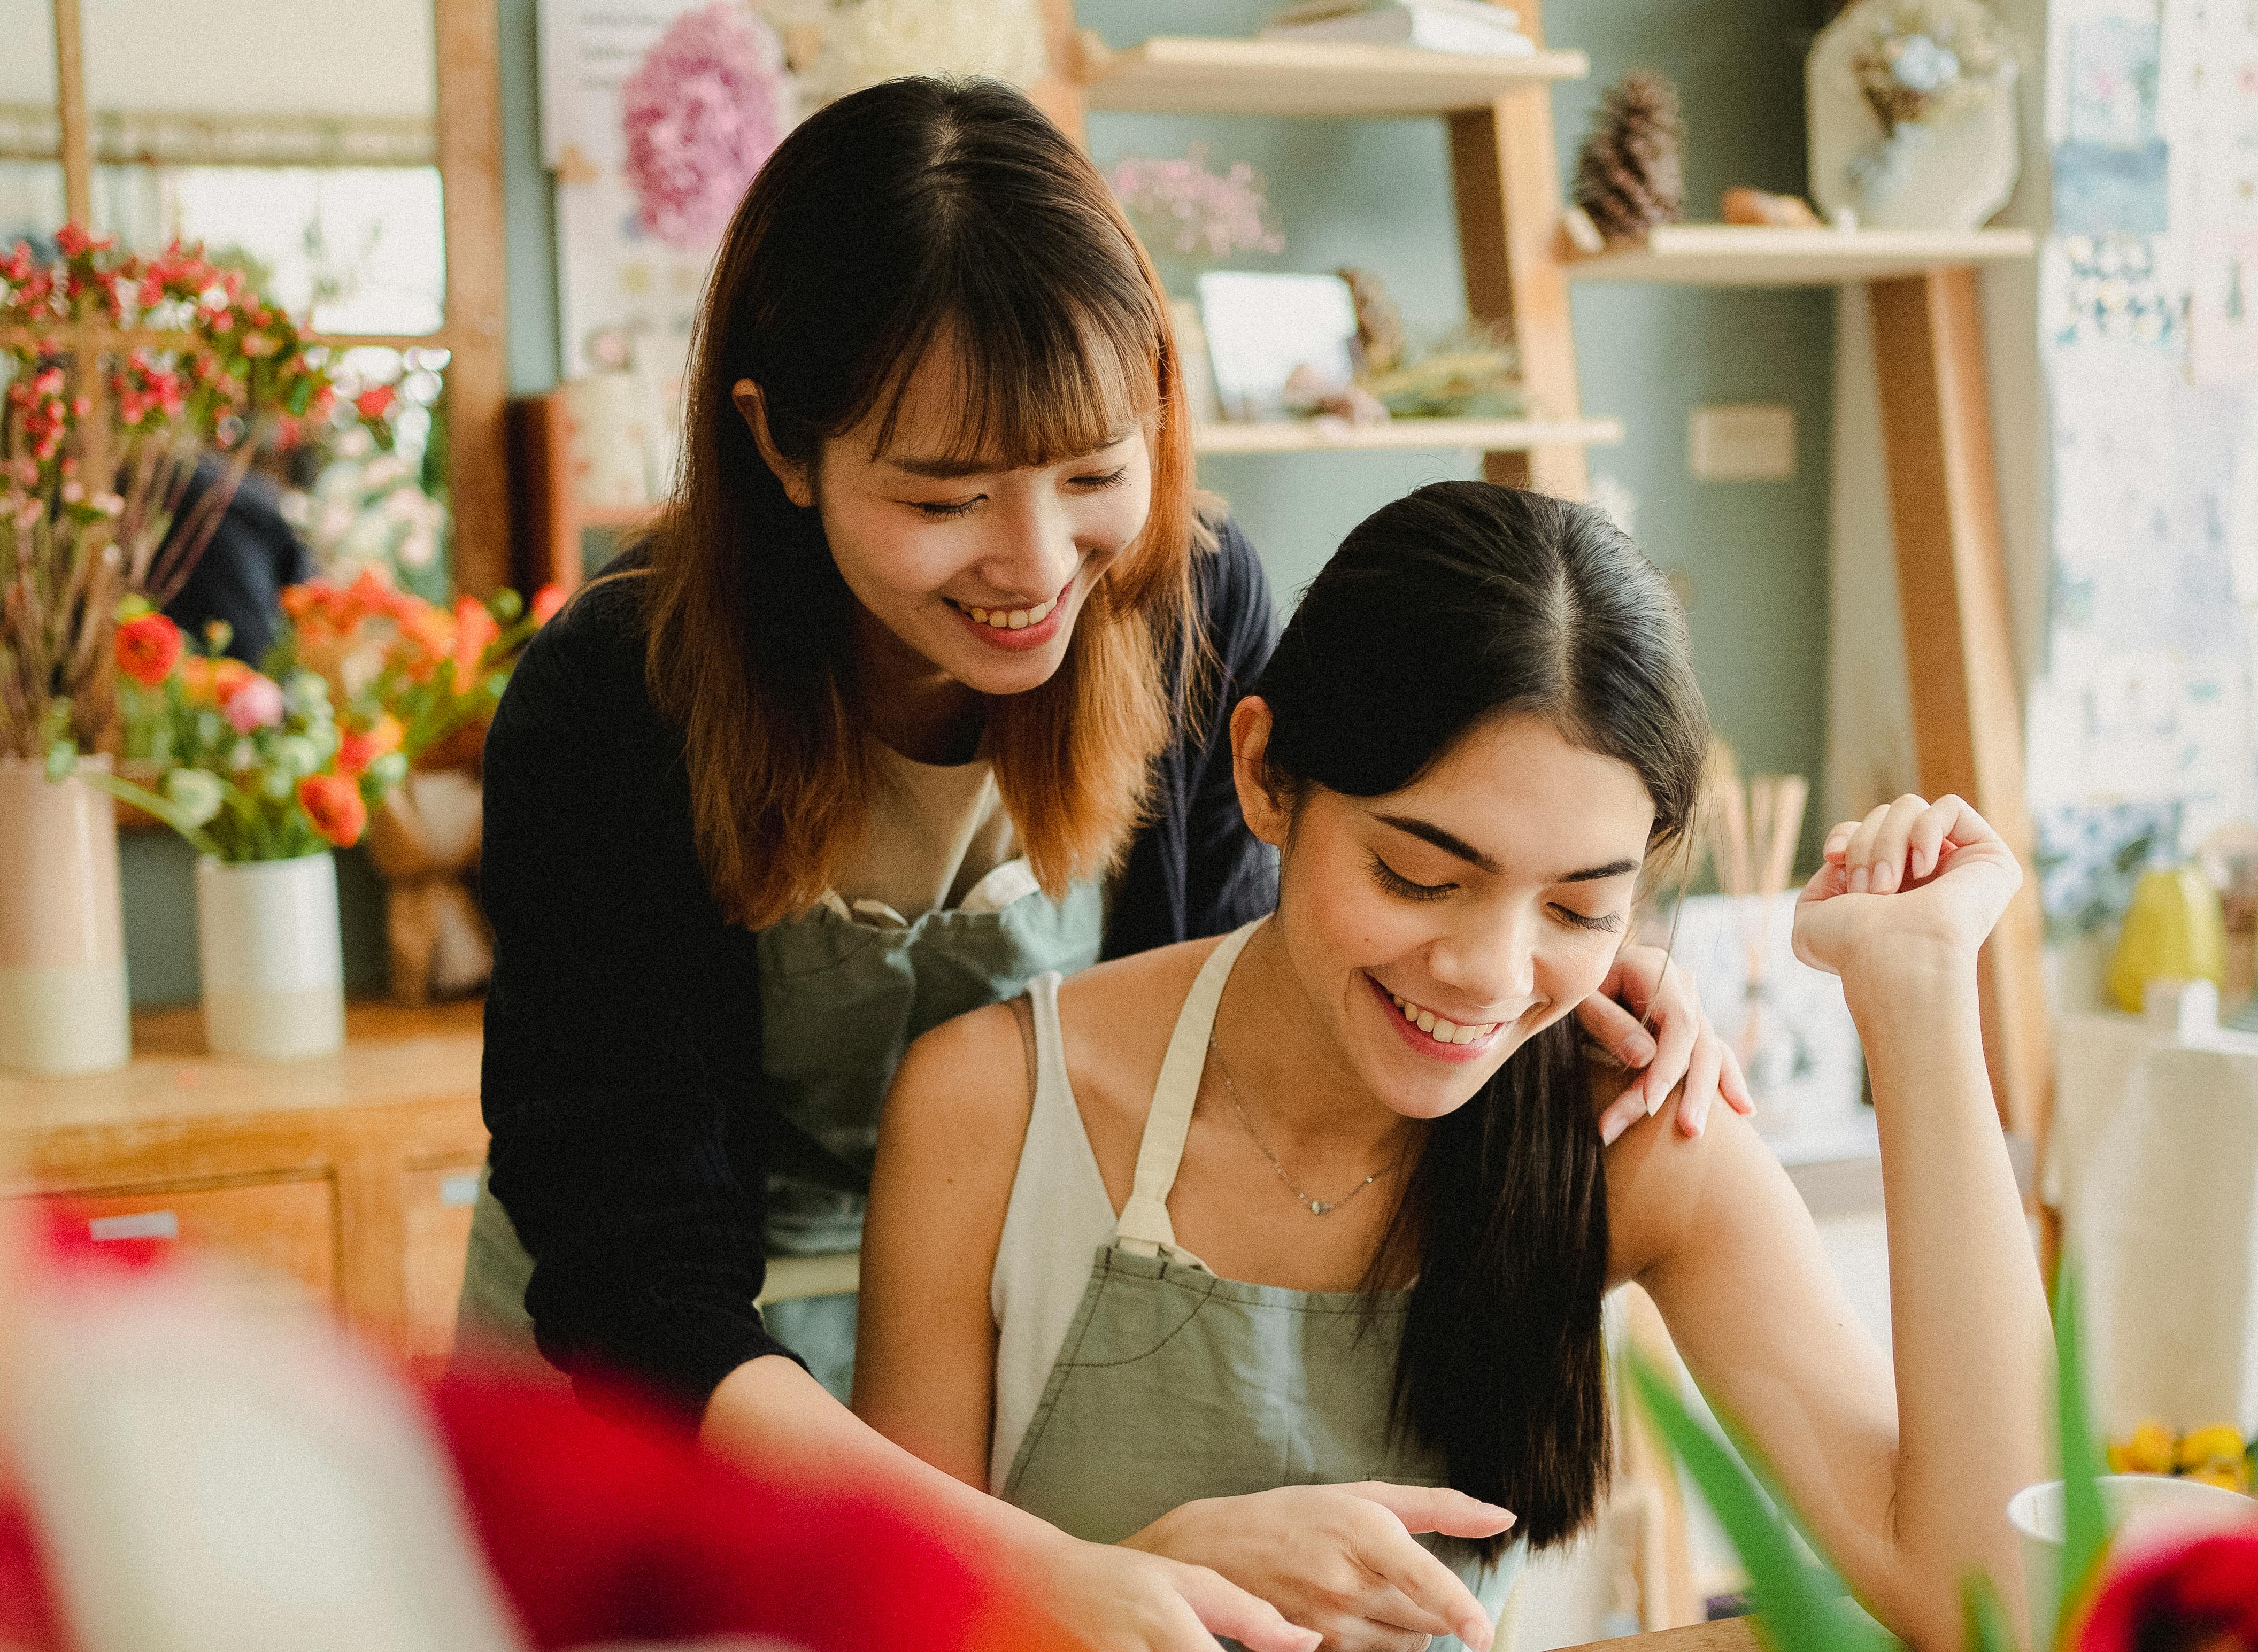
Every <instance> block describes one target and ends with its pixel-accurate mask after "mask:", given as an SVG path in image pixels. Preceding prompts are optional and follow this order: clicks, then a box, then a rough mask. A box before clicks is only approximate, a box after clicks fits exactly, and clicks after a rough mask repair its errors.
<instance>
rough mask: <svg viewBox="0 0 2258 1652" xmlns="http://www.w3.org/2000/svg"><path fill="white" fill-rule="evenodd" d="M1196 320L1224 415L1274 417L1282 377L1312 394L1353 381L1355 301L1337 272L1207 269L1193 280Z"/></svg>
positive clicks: (1280, 397)
mask: <svg viewBox="0 0 2258 1652" xmlns="http://www.w3.org/2000/svg"><path fill="white" fill-rule="evenodd" d="M1199 308H1200V321H1201V323H1202V325H1203V327H1204V330H1205V331H1206V333H1207V348H1208V358H1209V361H1210V363H1211V365H1212V366H1213V368H1214V372H1215V389H1216V396H1217V399H1218V401H1219V403H1220V404H1221V407H1222V409H1223V416H1224V417H1225V418H1226V419H1232V420H1241V421H1251V420H1260V419H1275V418H1277V417H1279V416H1280V415H1281V414H1282V412H1283V411H1284V392H1285V388H1286V381H1287V380H1288V379H1291V378H1293V377H1294V376H1295V374H1296V372H1301V379H1300V380H1299V381H1298V383H1297V385H1296V389H1297V390H1299V389H1302V388H1303V387H1307V388H1309V389H1310V390H1311V391H1313V392H1315V393H1317V394H1325V393H1329V392H1334V393H1337V392H1339V391H1344V390H1346V389H1347V388H1348V386H1349V385H1350V383H1351V382H1352V381H1353V379H1354V378H1355V372H1356V370H1355V365H1354V358H1353V356H1352V354H1351V350H1352V347H1353V345H1354V344H1355V343H1356V303H1355V301H1354V300H1353V298H1352V297H1351V296H1350V294H1349V289H1348V283H1347V282H1346V281H1344V280H1341V279H1340V277H1338V275H1271V274H1257V273H1253V272H1250V271H1246V270H1211V271H1209V272H1208V273H1206V274H1204V275H1203V276H1201V277H1200V278H1199Z"/></svg>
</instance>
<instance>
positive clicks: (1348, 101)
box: [1083, 37, 1590, 119]
mask: <svg viewBox="0 0 2258 1652" xmlns="http://www.w3.org/2000/svg"><path fill="white" fill-rule="evenodd" d="M1083 65H1084V67H1083V90H1084V93H1085V95H1086V96H1087V97H1088V99H1089V106H1090V108H1091V109H1097V110H1135V111H1140V112H1142V113H1147V114H1157V115H1305V116H1314V117H1324V118H1336V119H1337V118H1338V117H1341V116H1344V115H1356V116H1376V117H1387V116H1410V115H1448V114H1453V113H1456V112H1457V111H1459V110H1471V109H1488V107H1489V106H1490V105H1491V104H1493V103H1495V102H1496V101H1497V100H1498V99H1499V98H1500V97H1502V96H1505V95H1506V94H1507V93H1508V92H1509V91H1512V90H1513V89H1516V88H1517V87H1525V86H1532V85H1533V86H1542V85H1544V83H1546V82H1551V81H1573V80H1580V79H1581V78H1583V76H1584V74H1586V73H1587V71H1588V69H1589V67H1590V65H1589V62H1588V60H1587V59H1586V58H1585V56H1584V54H1583V53H1581V52H1543V51H1539V52H1530V53H1521V54H1518V55H1515V56H1505V57H1472V56H1466V55H1461V54H1459V53H1444V52H1429V51H1424V50H1421V49H1419V48H1417V47H1414V46H1346V45H1333V44H1324V43H1310V44H1298V43H1291V42H1280V41H1275V40H1213V39H1189V38H1181V39H1180V38H1168V37H1161V38H1156V39H1150V40H1147V41H1144V42H1143V43H1142V44H1140V45H1138V46H1131V47H1129V48H1127V49H1125V50H1123V51H1118V52H1116V51H1109V50H1107V49H1106V48H1104V46H1085V47H1084V58H1083Z"/></svg>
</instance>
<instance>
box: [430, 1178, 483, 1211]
mask: <svg viewBox="0 0 2258 1652" xmlns="http://www.w3.org/2000/svg"><path fill="white" fill-rule="evenodd" d="M439 1202H440V1203H441V1204H443V1205H445V1206H446V1207H447V1208H448V1209H451V1210H452V1209H461V1208H462V1207H463V1206H464V1205H466V1204H476V1203H478V1202H479V1173H478V1172H477V1171H475V1170H465V1171H462V1172H459V1173H457V1174H455V1175H451V1176H442V1177H441V1178H440V1179H439Z"/></svg>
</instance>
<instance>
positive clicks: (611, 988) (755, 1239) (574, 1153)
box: [480, 521, 1276, 1411]
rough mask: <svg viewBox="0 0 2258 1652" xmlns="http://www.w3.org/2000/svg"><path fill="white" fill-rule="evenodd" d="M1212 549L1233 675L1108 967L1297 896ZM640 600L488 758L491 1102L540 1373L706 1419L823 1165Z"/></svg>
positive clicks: (1196, 739)
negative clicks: (708, 849)
mask: <svg viewBox="0 0 2258 1652" xmlns="http://www.w3.org/2000/svg"><path fill="white" fill-rule="evenodd" d="M1218 536H1219V539H1220V547H1219V549H1218V551H1217V552H1216V553H1215V554H1214V555H1212V556H1201V557H1199V559H1198V563H1197V578H1196V583H1197V589H1198V593H1199V607H1200V612H1201V615H1202V619H1203V620H1204V625H1205V627H1206V633H1207V636H1208V640H1209V642H1210V644H1211V649H1212V651H1213V655H1214V658H1215V660H1216V661H1217V662H1218V666H1219V670H1213V671H1211V673H1210V677H1211V680H1210V682H1209V684H1207V685H1206V688H1205V690H1204V691H1203V692H1201V693H1199V694H1197V695H1196V696H1192V695H1190V694H1189V692H1188V691H1187V690H1186V688H1185V685H1184V684H1182V682H1179V683H1178V684H1177V685H1176V686H1177V690H1178V692H1177V695H1176V699H1177V704H1178V705H1179V708H1180V717H1179V728H1180V732H1179V734H1178V735H1177V738H1176V739H1175V741H1174V743H1173V744H1171V745H1170V746H1169V748H1168V750H1167V751H1166V753H1164V754H1163V755H1162V756H1161V760H1160V762H1159V763H1158V765H1157V766H1156V769H1155V773H1154V798H1153V808H1152V814H1151V820H1150V824H1149V825H1147V826H1145V827H1144V828H1143V829H1142V830H1141V831H1140V833H1138V835H1137V837H1136V839H1135V840H1134V841H1133V844H1132V846H1131V848H1130V851H1129V854H1128V857H1127V860H1126V861H1125V865H1124V868H1123V870H1122V873H1121V876H1120V879H1119V882H1118V884H1117V885H1116V888H1115V890H1114V897H1113V902H1112V906H1111V917H1110V918H1109V920H1108V926H1107V930H1106V934H1105V937H1104V955H1106V956H1108V957H1115V956H1119V955H1122V954H1129V953H1135V952H1140V951H1142V950H1145V949H1147V948H1149V947H1158V946H1163V945H1166V944H1168V943H1169V942H1172V941H1178V940H1183V939H1189V938H1191V937H1194V936H1198V935H1208V934H1218V933H1220V932H1224V931H1225V930H1228V929H1231V928H1232V927H1234V926H1236V925H1239V924H1241V923H1243V922H1245V921H1246V920H1247V919H1248V918H1253V917H1254V916H1256V915H1257V914H1259V913H1260V912H1262V911H1267V910H1268V909H1269V906H1270V905H1271V904H1272V901H1273V899H1274V897H1275V869H1274V865H1273V861H1272V860H1271V858H1270V856H1269V854H1268V852H1267V850H1266V849H1265V848H1264V847H1262V845H1260V843H1259V842H1258V841H1257V840H1255V839H1254V838H1253V836H1252V835H1251V834H1250V833H1248V832H1247V830H1246V825H1245V823H1244V821H1243V820H1242V819H1241V817H1240V814H1239V803H1238V798H1237V797H1236V795H1235V793H1234V792H1233V791H1232V777H1231V741H1230V731H1229V720H1230V713H1231V707H1232V705H1233V704H1235V703H1236V701H1237V700H1238V698H1239V696H1240V695H1242V694H1243V693H1245V692H1246V689H1247V688H1248V687H1249V686H1250V685H1251V684H1252V683H1253V679H1254V677H1256V675H1257V674H1258V673H1259V672H1260V670H1261V668H1262V664H1263V663H1264V661H1265V660H1267V658H1268V656H1269V651H1270V648H1271V645H1272V643H1273V642H1275V640H1276V632H1275V618H1274V615H1273V613H1272V609H1271V604H1270V592H1269V587H1268V585H1267V581H1266V580H1265V579H1264V578H1263V574H1262V567H1261V564H1260V562H1258V561H1257V560H1256V558H1255V556H1254V552H1253V548H1252V547H1251V546H1249V545H1248V543H1247V542H1246V537H1245V535H1242V534H1241V533H1240V532H1239V529H1238V528H1237V527H1236V525H1235V524H1232V523H1231V522H1229V521H1225V523H1224V524H1223V525H1222V528H1221V529H1220V532H1219V535H1218ZM643 585H644V582H643V581H642V580H640V579H625V580H614V581H611V582H608V583H607V584H605V585H600V586H598V587H596V588H594V589H592V590H590V591H588V592H585V593H584V594H583V595H582V596H581V597H580V598H579V600H577V601H575V602H574V603H573V604H572V606H569V607H568V608H566V609H565V611H564V613H562V614H560V615H558V616H557V619H555V620H551V621H550V623H549V625H548V626H547V627H545V628H543V631H542V632H541V633H540V634H539V635H537V636H536V638H535V639H534V641H533V643H532V645H531V647H530V648H529V649H528V650H527V651H526V654H525V656H524V658H523V660H522V662H521V663H519V665H518V667H517V670H516V673H515V677H513V678H512V680H511V682H510V685H509V689H508V692H507V693H506V694H505V695H504V696H503V698H502V702H501V707H500V708H499V710H498V711H497V712H496V713H495V716H494V721H493V730H492V732H491V733H490V734H488V736H487V740H486V845H485V852H484V856H483V861H482V867H481V874H480V876H481V885H482V893H483V895H484V897H485V901H486V912H487V916H488V917H489V918H490V919H491V920H492V922H493V929H494V937H495V946H494V968H493V984H492V986H491V987H490V988H489V989H488V993H487V997H486V1058H485V1069H484V1074H483V1091H484V1103H485V1113H486V1128H487V1129H488V1131H491V1132H492V1136H493V1145H492V1148H491V1151H490V1162H491V1165H492V1171H493V1174H492V1187H493V1193H494V1195H495V1197H497V1198H498V1199H500V1200H501V1203H502V1206H503V1208H504V1209H506V1210H508V1212H509V1215H510V1218H511V1220H512V1222H513V1223H515V1226H516V1228H517V1230H518V1234H519V1237H521V1238H522V1240H523V1242H524V1244H525V1247H526V1250H527V1251H529V1253H530V1254H531V1255H532V1257H533V1258H534V1262H535V1266H534V1272H533V1280H532V1283H531V1284H530V1285H529V1287H527V1290H526V1295H525V1306H526V1309H527V1311H528V1312H529V1314H530V1315H532V1318H533V1322H534V1329H535V1336H536V1341H537V1343H538V1344H539V1346H540V1349H541V1351H542V1353H543V1356H544V1357H545V1358H548V1359H549V1360H550V1362H552V1363H553V1364H556V1365H559V1366H560V1367H563V1368H564V1369H566V1370H568V1371H575V1372H579V1371H600V1372H612V1373H622V1374H625V1375H628V1376H629V1377H632V1378H636V1379H640V1380H642V1381H643V1382H644V1383H647V1384H649V1385H650V1386H652V1387H654V1388H655V1389H657V1391H658V1393H661V1394H662V1395H664V1396H666V1397H667V1398H669V1399H671V1400H674V1401H676V1402H678V1403H679V1404H681V1405H682V1406H684V1407H685V1408H688V1409H691V1410H692V1411H697V1410H702V1409H703V1407H704V1406H705V1404H706V1402H707V1400H708V1399H709V1398H710V1397H711V1396H712V1393H713V1391H714V1388H715V1386H718V1385H719V1384H720V1382H721V1379H722V1378H724V1377H726V1376H727V1375H728V1373H729V1372H731V1371H733V1370H735V1368H736V1367H737V1366H738V1365H742V1364H743V1363H744V1362H745V1361H747V1360H749V1359H752V1358H756V1357H758V1356H760V1355H763V1354H775V1353H789V1352H790V1351H789V1350H787V1349H785V1347H784V1346H783V1345H782V1344H779V1343H778V1342H777V1341H776V1340H775V1339H774V1338H773V1337H771V1336H770V1335H769V1334H768V1332H767V1331H766V1330H765V1329H763V1326H762V1323H761V1318H760V1315H759V1313H758V1312H757V1311H756V1309H755V1308H754V1307H753V1300H754V1298H755V1297H756V1295H758V1294H759V1293H760V1289H761V1283H762V1280H763V1273H764V1270H765V1265H764V1262H763V1246H762V1225H763V1193H764V1184H765V1178H766V1176H767V1174H768V1173H770V1172H771V1171H789V1170H792V1169H794V1168H795V1167H799V1168H801V1169H803V1170H806V1169H809V1168H812V1167H813V1166H814V1165H816V1164H817V1163H819V1162H821V1161H822V1159H823V1156H822V1155H821V1153H820V1149H819V1148H817V1147H816V1146H815V1145H814V1144H813V1142H812V1141H811V1140H810V1139H809V1138H807V1137H806V1136H805V1135H804V1134H802V1133H801V1132H800V1131H799V1130H798V1128H797V1127H795V1126H794V1125H792V1124H790V1123H789V1122H787V1121H786V1120H785V1118H784V1117H782V1116H781V1115H780V1114H779V1113H778V1111H777V1110H776V1109H775V1108H774V1107H773V1106H770V1105H769V1104H768V1103H766V1102H765V1100H764V1098H763V1095H762V1071H761V994H760V981H759V976H758V966H757V964H756V953H755V944H754V938H753V935H752V933H751V932H750V931H749V930H746V929H744V928H742V927H740V926H737V925H732V924H730V923H729V922H728V921H727V920H726V919H725V918H723V916H722V914H721V908H720V907H719V905H718V904H716V903H715V901H714V897H713V895H712V893H711V892H710V890H708V888H707V882H706V877H705V874H704V872H703V870H702V869H701V868H700V866H699V859H698V851H697V846H696V843H695V840H694V838H693V836H692V826H691V813H690V791H689V779H688V773H687V770H686V768H685V761H684V755H683V745H682V739H681V735H680V733H679V731H678V730H677V729H675V728H673V727H671V726H670V725H669V724H668V723H666V722H665V721H664V720H663V719H662V718H661V717H660V715H659V713H658V712H657V709H656V708H655V707H654V706H653V705H652V704H651V702H650V696H649V693H648V691H646V689H645V686H644V681H643V644H644V639H645V636H646V629H645V626H644V621H643V612H642V605H643V596H642V592H643Z"/></svg>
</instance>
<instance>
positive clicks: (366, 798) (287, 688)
mask: <svg viewBox="0 0 2258 1652" xmlns="http://www.w3.org/2000/svg"><path fill="white" fill-rule="evenodd" d="M204 642H205V643H206V645H207V646H206V649H196V648H195V647H192V646H190V644H189V642H188V639H187V638H186V637H185V636H184V635H182V633H181V628H180V627H178V626H176V625H174V623H173V622H172V621H171V620H167V618H166V617H165V616H164V615H163V614H161V613H157V612H156V611H155V610H153V609H152V608H150V607H149V606H147V604H146V602H145V601H143V600H142V599H138V598H129V599H127V602H126V605H125V608H124V615H123V617H122V618H121V620H119V623H118V625H117V633H116V642H115V653H116V658H117V670H118V673H119V676H120V678H121V679H122V680H121V683H120V686H119V690H118V699H119V706H120V710H121V711H122V712H123V713H124V726H125V753H124V755H125V761H126V762H127V763H128V764H130V765H132V766H134V767H136V768H138V769H140V770H141V771H142V772H143V773H145V774H147V775H150V776H153V780H154V784H153V785H151V786H145V785H141V784H138V783H136V782H134V781H131V780H127V779H123V778H119V777H117V776H108V775H98V774H97V775H92V776H88V778H89V780H90V781H91V782H92V783H94V784H96V785H98V786H100V787H102V789H103V790H104V791H109V792H110V793H111V794H112V795H113V796H116V797H118V798H123V799H124V801H126V802H128V803H131V804H132V805H136V806H137V807H138V808H140V809H142V810H144V811H146V812H148V813H150V814H152V815H154V816H155V817H156V818H157V819H160V820H161V821H163V822H164V823H165V824H166V825H167V826H171V827H172V828H173V829H174V831H175V832H178V833H180V834H181V836H182V837H183V838H185V839H187V840H188V842H189V843H191V844H193V845H194V846H195V847H196V848H197V849H198V850H199V851H201V852H202V853H203V854H209V855H210V856H211V857H212V858H213V859H215V860H218V861H287V860H295V859H296V858H297V857H298V856H300V855H304V854H317V853H319V852H320V851H321V850H323V849H324V848H327V847H331V846H335V847H339V848H350V847H351V846H352V845H353V844H355V843H357V842H359V840H360V834H361V832H362V829H363V828H364V827H366V826H367V824H368V812H369V810H370V809H371V808H372V807H373V806H374V805H377V804H379V803H380V802H382V801H383V799H384V795H385V793H387V791H390V790H391V789H392V788H393V787H394V785H397V784H398V783H400V781H401V778H402V777H404V776H406V774H407V772H408V762H407V759H406V757H405V756H403V755H401V750H400V746H401V727H400V725H399V723H398V722H397V721H396V720H394V719H392V718H390V717H387V716H386V715H385V714H383V713H381V712H380V711H378V710H376V709H375V708H374V707H373V706H371V705H361V706H357V707H354V708H352V709H351V711H349V712H348V713H347V717H346V720H344V722H342V723H341V722H340V721H339V720H338V715H337V709H336V708H335V707H334V706H333V705H331V704H330V688H329V684H327V683H325V682H323V680H322V678H321V677H320V676H319V675H318V674H317V673H316V672H313V671H309V670H294V669H279V670H276V671H275V672H274V673H273V675H269V674H268V673H266V672H264V671H257V670H252V668H251V667H250V666H248V665H245V663H243V662H242V661H240V660H235V659H230V658H228V657H227V656H225V655H224V654H222V653H221V652H220V649H224V647H225V646H226V644H227V636H226V634H225V627H214V629H213V634H212V635H210V636H209V637H207V638H206V639H204ZM73 755H75V754H73ZM57 766H58V767H60V766H62V765H57Z"/></svg>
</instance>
